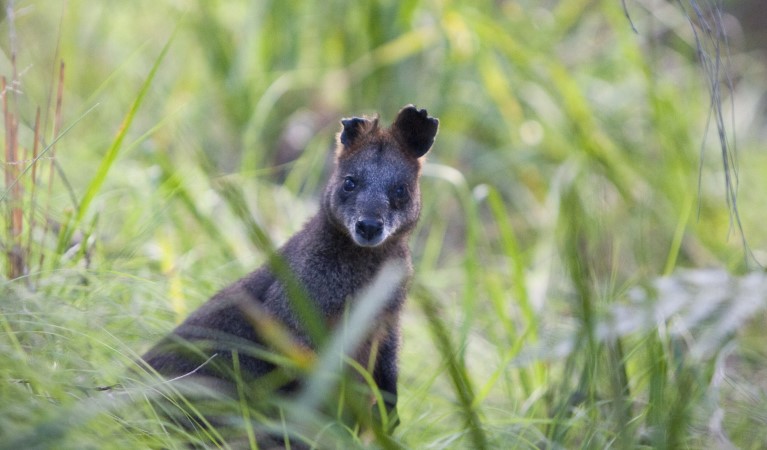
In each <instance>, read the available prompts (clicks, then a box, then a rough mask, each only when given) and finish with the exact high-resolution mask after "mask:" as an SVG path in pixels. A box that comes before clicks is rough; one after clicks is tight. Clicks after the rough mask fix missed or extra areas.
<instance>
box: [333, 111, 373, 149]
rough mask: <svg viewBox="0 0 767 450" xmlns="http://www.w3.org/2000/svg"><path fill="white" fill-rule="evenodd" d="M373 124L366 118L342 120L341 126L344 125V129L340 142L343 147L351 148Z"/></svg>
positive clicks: (339, 138)
mask: <svg viewBox="0 0 767 450" xmlns="http://www.w3.org/2000/svg"><path fill="white" fill-rule="evenodd" d="M371 124H372V122H371V121H370V120H368V119H365V118H364V117H352V118H350V119H341V125H343V127H344V128H343V130H341V134H340V135H339V137H338V140H340V141H341V143H342V144H343V145H345V146H347V147H349V146H351V145H352V144H353V143H354V141H355V140H356V139H357V138H358V137H360V135H361V134H362V133H363V132H364V131H365V130H367V129H369V127H370V125H371Z"/></svg>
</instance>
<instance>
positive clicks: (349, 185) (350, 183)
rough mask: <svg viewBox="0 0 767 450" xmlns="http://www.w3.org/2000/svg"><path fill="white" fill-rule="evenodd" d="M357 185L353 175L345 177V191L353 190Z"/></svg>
mask: <svg viewBox="0 0 767 450" xmlns="http://www.w3.org/2000/svg"><path fill="white" fill-rule="evenodd" d="M356 187H357V182H356V181H354V178H352V177H346V178H344V191H346V192H351V191H353V190H354V188H356Z"/></svg>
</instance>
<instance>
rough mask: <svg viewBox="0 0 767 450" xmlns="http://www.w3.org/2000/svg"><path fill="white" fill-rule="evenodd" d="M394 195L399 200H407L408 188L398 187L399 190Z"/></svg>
mask: <svg viewBox="0 0 767 450" xmlns="http://www.w3.org/2000/svg"><path fill="white" fill-rule="evenodd" d="M394 195H395V196H396V197H397V198H405V196H406V195H407V188H406V187H405V186H404V185H400V186H397V189H395V190H394Z"/></svg>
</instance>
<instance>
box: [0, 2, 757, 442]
mask: <svg viewBox="0 0 767 450" xmlns="http://www.w3.org/2000/svg"><path fill="white" fill-rule="evenodd" d="M762 3H763V1H762V0H731V1H695V0H689V1H688V0H683V1H681V2H677V1H666V0H627V1H625V2H621V1H619V0H573V1H556V0H547V1H525V0H518V1H514V0H505V1H485V0H480V1H460V0H406V1H393V0H380V1H372V2H346V1H339V0H328V1H325V2H302V1H258V2H248V1H241V0H229V1H215V0H212V1H204V0H199V1H194V0H167V1H146V0H134V1H130V2H127V1H114V0H104V1H98V2H94V1H82V0H81V1H78V0H68V1H63V2H58V1H44V0H40V1H35V0H27V1H21V0H18V1H8V0H6V1H4V2H2V7H3V12H4V16H3V18H2V22H0V49H1V50H2V54H0V74H2V75H3V76H4V77H5V89H4V90H3V93H4V96H3V111H4V114H3V117H4V126H3V127H1V128H2V129H3V131H4V136H5V138H4V139H5V148H6V151H5V152H4V153H3V155H4V159H3V161H4V168H5V172H4V178H3V180H4V188H3V192H4V194H3V197H2V203H0V210H2V222H3V231H2V239H1V240H2V251H3V254H4V257H3V260H2V263H0V268H2V269H3V270H2V272H3V274H2V277H3V278H2V287H0V297H1V298H0V314H1V315H0V398H2V399H3V400H2V401H0V447H2V448H5V446H9V447H8V448H11V447H10V446H13V447H15V448H21V447H25V448H27V447H31V446H39V447H49V448H112V447H114V448H175V447H177V446H179V445H183V444H184V443H185V442H186V441H185V439H187V438H188V436H185V435H183V433H181V434H179V433H175V434H174V433H172V432H168V431H167V429H166V428H164V427H163V424H162V421H161V420H160V419H158V418H157V417H153V416H152V415H151V413H150V412H147V411H149V408H148V407H147V406H146V404H145V403H146V402H142V401H141V400H140V399H139V400H135V399H134V401H131V402H128V403H127V404H124V403H120V404H119V405H115V404H110V403H109V402H108V401H104V399H103V398H102V397H99V394H97V393H95V392H94V391H93V389H92V388H93V387H94V386H105V385H111V384H115V383H118V382H119V381H120V380H121V377H122V376H123V374H124V373H125V370H126V368H127V367H129V366H130V365H131V364H133V363H132V361H134V360H135V358H136V356H137V355H139V354H140V353H141V352H142V351H143V350H145V349H146V348H148V346H149V345H151V343H152V342H154V341H155V340H156V339H158V338H159V337H160V336H162V335H163V334H164V333H166V332H167V331H168V330H170V329H171V328H172V327H173V326H174V324H176V323H178V322H179V321H180V320H182V319H183V318H184V317H185V316H186V315H187V314H188V313H189V312H190V311H191V310H193V309H194V308H195V307H197V306H198V305H200V304H201V303H202V302H204V301H205V300H206V299H207V298H208V297H209V296H210V295H211V294H212V293H214V292H215V291H216V290H217V289H219V288H221V287H223V286H225V285H226V284H228V283H230V282H232V281H233V280H235V279H237V278H238V277H240V276H242V275H244V274H246V273H247V272H248V271H250V270H252V269H253V268H255V267H257V266H258V265H259V264H261V263H263V261H264V259H265V253H264V251H263V245H261V244H262V243H260V242H259V241H258V239H256V238H254V234H253V229H254V227H255V228H257V229H259V230H265V231H266V232H267V233H268V235H269V236H270V237H271V239H272V240H273V242H274V244H275V245H279V244H280V243H281V242H283V241H284V240H285V239H286V238H287V237H288V236H290V235H291V234H293V233H294V232H295V231H297V230H298V229H300V227H301V225H302V223H303V222H304V220H306V218H308V217H309V216H310V215H311V214H313V213H314V211H316V208H317V199H318V196H319V194H320V192H321V190H322V186H323V180H324V178H325V176H326V175H327V170H328V167H329V164H330V162H331V159H330V156H331V152H332V149H333V145H334V139H335V134H336V133H337V132H338V130H339V120H340V118H342V117H347V116H352V115H362V114H370V115H372V114H380V115H381V118H382V120H383V121H384V122H386V123H388V122H389V121H391V120H392V119H393V117H394V116H395V114H396V112H397V111H398V110H399V108H401V107H402V106H403V105H406V104H409V103H413V104H416V105H417V106H419V107H421V108H426V109H428V111H429V113H430V114H431V115H433V116H436V117H438V118H439V119H440V131H439V135H438V138H437V142H436V145H435V147H434V149H433V150H432V151H431V152H430V154H429V156H428V162H427V164H426V166H425V169H424V177H423V180H422V191H423V203H424V209H423V214H422V219H421V222H420V226H419V228H418V230H417V231H416V233H415V234H414V236H413V239H412V248H413V251H414V263H415V267H416V280H415V281H414V286H413V295H411V299H410V303H409V306H408V309H407V311H406V318H405V320H404V336H403V338H404V340H403V349H402V370H401V379H400V387H401V394H400V402H401V403H400V414H401V415H402V425H401V426H400V427H399V428H398V430H397V432H396V433H395V436H394V437H395V441H396V443H397V445H401V446H403V447H405V448H418V449H420V448H482V447H485V448H608V447H616V448H638V447H648V448H650V447H652V448H735V447H737V448H763V445H764V442H766V441H767V431H765V430H767V427H764V424H765V421H767V415H765V411H767V395H766V392H767V391H766V390H767V385H766V384H765V381H764V380H765V376H764V375H765V370H767V365H766V364H765V362H764V361H765V357H767V345H765V342H764V339H763V337H762V330H763V328H762V327H763V326H764V324H765V306H766V303H765V301H766V300H765V297H767V294H766V293H767V289H765V288H766V287H767V285H766V284H767V280H765V279H764V276H763V273H762V265H763V264H765V263H767V253H765V249H767V233H765V228H764V213H763V211H762V210H761V207H762V206H763V205H764V192H767V177H766V176H765V174H767V155H765V153H764V151H763V147H764V142H765V139H767V126H766V125H767V124H766V118H765V114H766V113H767V103H765V98H766V97H765V91H766V90H767V76H766V73H767V72H766V69H767V68H766V67H765V61H766V59H765V50H766V48H767V36H766V35H765V30H764V26H763V24H764V23H765V21H766V20H767V17H765V15H767V9H765V8H764V5H763V4H762ZM38 111H39V116H37V114H38ZM38 117H39V118H38ZM36 118H38V119H36ZM36 123H37V124H38V125H37V126H36ZM36 130H37V131H36ZM35 142H37V145H35ZM232 189H235V192H236V196H235V197H236V200H233V198H232V195H233V194H232ZM242 205H246V208H245V210H246V211H247V214H245V213H243V209H242V208H240V207H238V206H242ZM439 330H443V331H444V330H447V331H448V333H447V338H446V340H445V339H444V338H445V336H444V333H440V331H439ZM446 368H451V369H455V370H452V371H451V370H446ZM338 439H341V440H340V441H339V442H341V443H340V444H338V445H339V446H340V448H349V447H351V446H360V445H363V444H361V443H360V442H359V441H358V440H355V439H354V438H349V439H348V440H343V439H342V438H338ZM202 445H211V446H213V445H214V444H212V443H211V442H205V443H203V444H202ZM366 445H370V446H374V447H375V446H377V445H382V446H383V445H384V444H382V443H380V442H372V443H368V444H366ZM20 446H21V447H20Z"/></svg>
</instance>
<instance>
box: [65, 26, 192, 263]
mask: <svg viewBox="0 0 767 450" xmlns="http://www.w3.org/2000/svg"><path fill="white" fill-rule="evenodd" d="M177 31H178V28H176V30H174V32H173V34H171V36H170V37H169V38H168V40H167V41H166V42H165V45H164V46H163V48H162V51H160V55H159V56H158V57H157V59H155V62H154V65H153V66H152V69H151V70H150V71H149V75H148V76H147V78H146V80H144V83H143V84H142V85H141V88H140V89H139V92H138V94H137V95H136V98H135V99H134V100H133V104H131V107H130V109H129V110H128V112H127V114H126V115H125V117H124V118H123V121H122V124H120V128H119V129H118V130H117V135H116V136H115V138H114V140H113V141H112V144H111V145H110V146H109V148H108V149H107V152H106V154H105V155H104V157H103V158H102V159H101V164H99V167H98V169H96V174H95V175H94V176H93V178H92V179H91V182H90V183H89V184H88V187H87V188H86V190H85V194H84V195H83V198H82V199H81V200H80V204H79V206H78V208H77V212H76V213H75V215H74V219H73V220H72V222H70V223H69V224H68V226H67V227H66V228H65V229H63V230H62V231H61V234H60V235H59V243H58V248H57V252H58V253H59V254H62V253H64V251H65V250H66V248H67V246H68V245H69V242H70V241H71V239H72V234H73V233H74V230H75V229H77V227H78V226H79V225H80V224H81V223H82V221H83V219H84V218H85V216H86V214H87V213H88V211H89V210H90V206H91V203H92V202H93V199H94V198H96V195H98V193H99V192H100V191H101V187H102V186H103V185H104V181H106V178H107V175H108V174H109V170H110V169H111V168H112V166H113V165H114V162H115V161H116V160H117V156H118V155H119V154H120V150H121V149H122V144H123V141H124V140H125V136H126V135H127V133H128V129H129V128H130V126H131V124H132V123H133V119H135V117H136V113H137V112H138V109H139V107H140V106H141V104H142V103H143V102H144V98H145V97H146V94H147V92H149V86H151V84H152V80H154V77H155V75H156V74H157V70H158V69H159V68H160V65H161V64H162V62H163V60H164V59H165V55H167V53H168V50H169V49H170V45H171V43H172V42H173V39H174V38H175V36H176V32H177Z"/></svg>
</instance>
